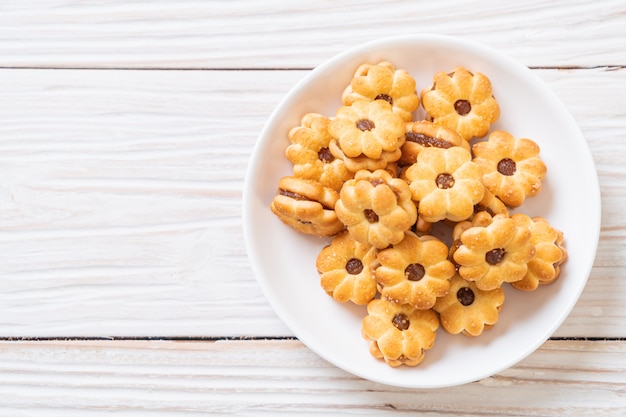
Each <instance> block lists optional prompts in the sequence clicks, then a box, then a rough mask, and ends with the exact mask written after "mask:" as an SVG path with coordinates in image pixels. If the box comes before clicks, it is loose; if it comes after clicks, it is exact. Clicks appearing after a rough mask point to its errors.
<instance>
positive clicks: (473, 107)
mask: <svg viewBox="0 0 626 417" xmlns="http://www.w3.org/2000/svg"><path fill="white" fill-rule="evenodd" d="M421 99H422V106H424V109H425V110H426V113H427V115H428V116H427V117H428V119H429V120H432V121H433V122H435V123H437V124H441V125H444V126H446V127H449V128H450V129H454V130H456V131H457V132H459V134H460V135H461V136H463V138H464V139H465V140H467V141H469V140H471V139H472V138H474V137H479V138H480V137H483V136H485V135H486V134H487V132H489V128H490V127H491V124H492V123H494V122H495V121H496V120H498V118H499V117H500V106H499V105H498V102H497V101H496V99H495V98H494V97H493V91H492V87H491V81H489V78H487V77H486V76H485V75H484V74H481V73H479V72H474V73H472V72H470V71H468V70H467V69H465V68H463V67H457V68H455V69H454V70H453V71H452V72H449V73H446V72H443V71H441V72H438V73H436V74H435V75H434V77H433V85H432V87H429V88H426V89H424V90H422V93H421Z"/></svg>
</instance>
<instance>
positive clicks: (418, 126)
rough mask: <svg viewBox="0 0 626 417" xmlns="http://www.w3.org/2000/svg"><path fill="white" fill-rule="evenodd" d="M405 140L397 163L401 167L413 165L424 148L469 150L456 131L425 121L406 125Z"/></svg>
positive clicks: (466, 143) (467, 143) (467, 144)
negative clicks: (455, 147)
mask: <svg viewBox="0 0 626 417" xmlns="http://www.w3.org/2000/svg"><path fill="white" fill-rule="evenodd" d="M405 138H406V141H405V142H404V145H402V157H401V158H400V160H399V161H398V163H399V164H400V165H401V166H408V165H411V164H414V163H415V162H416V161H417V155H418V154H419V152H420V151H421V150H422V149H424V148H431V147H434V148H451V147H453V146H460V147H462V148H465V149H467V150H468V151H469V150H470V146H469V142H467V141H466V140H465V139H463V138H462V137H461V135H459V134H458V133H457V132H456V131H454V130H452V129H448V128H447V127H444V126H441V125H438V124H436V123H432V122H429V121H427V120H421V121H419V122H409V123H407V124H406V133H405Z"/></svg>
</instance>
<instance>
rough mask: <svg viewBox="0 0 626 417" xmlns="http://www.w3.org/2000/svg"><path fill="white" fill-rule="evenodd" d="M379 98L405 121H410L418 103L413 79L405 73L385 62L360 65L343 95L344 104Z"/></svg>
mask: <svg viewBox="0 0 626 417" xmlns="http://www.w3.org/2000/svg"><path fill="white" fill-rule="evenodd" d="M380 99H382V100H385V101H387V102H389V104H391V106H392V109H393V112H394V113H396V114H397V115H399V116H400V117H402V119H403V120H405V121H407V122H408V121H411V120H412V119H413V112H414V111H415V110H416V109H417V108H418V107H419V104H420V101H419V97H418V96H417V91H416V89H415V80H414V79H413V77H411V75H409V73H408V72H406V71H405V70H402V69H398V70H396V69H395V67H394V66H393V64H391V63H389V62H386V61H383V62H379V63H378V64H375V65H374V64H363V65H361V66H359V67H358V68H357V70H356V71H355V73H354V77H353V78H352V81H351V82H350V85H348V86H347V87H346V89H345V90H344V92H343V95H342V101H343V104H345V105H347V106H350V105H351V104H353V103H354V102H355V101H357V100H366V101H372V100H380Z"/></svg>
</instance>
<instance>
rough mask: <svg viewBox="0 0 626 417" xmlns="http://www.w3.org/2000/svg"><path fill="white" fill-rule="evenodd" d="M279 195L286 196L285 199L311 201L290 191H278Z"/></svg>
mask: <svg viewBox="0 0 626 417" xmlns="http://www.w3.org/2000/svg"><path fill="white" fill-rule="evenodd" d="M278 194H280V195H284V196H285V197H289V198H293V199H294V200H298V201H311V199H310V198H308V197H306V196H303V195H302V194H298V193H294V192H293V191H288V190H285V189H282V188H281V189H280V190H278Z"/></svg>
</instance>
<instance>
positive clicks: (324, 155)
mask: <svg viewBox="0 0 626 417" xmlns="http://www.w3.org/2000/svg"><path fill="white" fill-rule="evenodd" d="M317 157H318V158H319V160H320V161H322V162H324V163H326V164H330V163H331V162H333V161H334V160H335V157H334V156H333V154H332V153H330V149H328V148H322V149H320V150H319V152H318V153H317Z"/></svg>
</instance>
